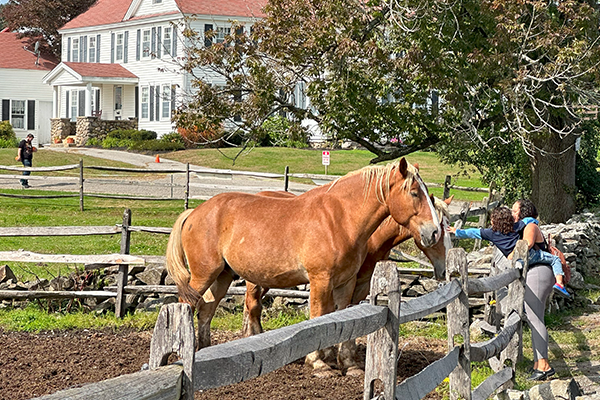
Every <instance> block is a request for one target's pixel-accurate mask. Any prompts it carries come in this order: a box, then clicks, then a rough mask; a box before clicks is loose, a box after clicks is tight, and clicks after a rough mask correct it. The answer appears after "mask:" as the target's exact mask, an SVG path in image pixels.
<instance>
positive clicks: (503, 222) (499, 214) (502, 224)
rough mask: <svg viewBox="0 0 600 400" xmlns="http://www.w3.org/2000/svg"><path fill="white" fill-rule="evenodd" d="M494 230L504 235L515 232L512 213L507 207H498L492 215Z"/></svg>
mask: <svg viewBox="0 0 600 400" xmlns="http://www.w3.org/2000/svg"><path fill="white" fill-rule="evenodd" d="M491 220H492V230H493V231H496V232H500V233H503V234H507V233H511V232H514V223H515V221H514V220H513V217H512V212H511V211H510V210H509V209H508V208H507V207H496V208H494V209H493V210H492V215H491Z"/></svg>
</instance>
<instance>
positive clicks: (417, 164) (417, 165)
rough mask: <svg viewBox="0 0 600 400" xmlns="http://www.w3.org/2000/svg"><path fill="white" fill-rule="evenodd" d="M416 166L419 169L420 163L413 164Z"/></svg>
mask: <svg viewBox="0 0 600 400" xmlns="http://www.w3.org/2000/svg"><path fill="white" fill-rule="evenodd" d="M413 165H414V166H415V168H416V169H417V171H418V170H419V163H414V164H413Z"/></svg>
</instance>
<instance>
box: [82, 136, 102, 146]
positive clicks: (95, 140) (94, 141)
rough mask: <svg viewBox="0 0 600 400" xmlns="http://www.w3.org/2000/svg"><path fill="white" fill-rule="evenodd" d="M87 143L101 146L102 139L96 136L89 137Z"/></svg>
mask: <svg viewBox="0 0 600 400" xmlns="http://www.w3.org/2000/svg"><path fill="white" fill-rule="evenodd" d="M85 144H86V145H87V146H97V147H100V146H102V139H100V138H95V137H93V138H89V139H88V140H87V142H86V143H85Z"/></svg>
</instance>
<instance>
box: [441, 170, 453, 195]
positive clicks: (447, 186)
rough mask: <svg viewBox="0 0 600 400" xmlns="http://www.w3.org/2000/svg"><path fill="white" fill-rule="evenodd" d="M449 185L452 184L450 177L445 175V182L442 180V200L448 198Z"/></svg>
mask: <svg viewBox="0 0 600 400" xmlns="http://www.w3.org/2000/svg"><path fill="white" fill-rule="evenodd" d="M450 183H452V177H451V176H450V175H446V180H444V196H443V197H444V198H443V200H446V199H447V198H448V197H450Z"/></svg>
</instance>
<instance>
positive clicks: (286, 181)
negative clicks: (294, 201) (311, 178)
mask: <svg viewBox="0 0 600 400" xmlns="http://www.w3.org/2000/svg"><path fill="white" fill-rule="evenodd" d="M289 173H290V167H289V165H286V166H285V172H284V176H283V190H285V191H286V192H287V191H288V187H289V185H290V177H289V176H288V174H289Z"/></svg>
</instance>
